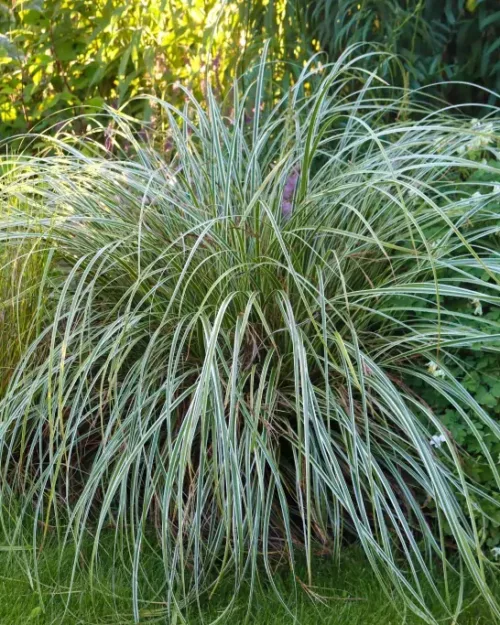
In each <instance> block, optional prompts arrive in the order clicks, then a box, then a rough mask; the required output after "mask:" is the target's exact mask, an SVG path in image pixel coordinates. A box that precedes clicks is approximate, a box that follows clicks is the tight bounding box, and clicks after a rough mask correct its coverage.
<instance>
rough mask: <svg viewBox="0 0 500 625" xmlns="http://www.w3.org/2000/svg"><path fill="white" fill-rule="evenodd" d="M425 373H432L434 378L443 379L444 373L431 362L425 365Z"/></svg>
mask: <svg viewBox="0 0 500 625" xmlns="http://www.w3.org/2000/svg"><path fill="white" fill-rule="evenodd" d="M427 371H428V372H429V373H432V375H433V376H434V377H435V378H444V377H445V372H444V371H443V370H442V369H440V368H439V365H438V364H437V363H436V362H434V361H433V360H431V361H429V362H428V363H427Z"/></svg>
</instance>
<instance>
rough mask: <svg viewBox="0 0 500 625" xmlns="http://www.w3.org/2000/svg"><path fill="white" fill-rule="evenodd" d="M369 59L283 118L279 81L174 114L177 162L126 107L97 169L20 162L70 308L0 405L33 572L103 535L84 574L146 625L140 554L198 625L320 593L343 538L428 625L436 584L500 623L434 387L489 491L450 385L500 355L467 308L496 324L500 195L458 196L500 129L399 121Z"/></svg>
mask: <svg viewBox="0 0 500 625" xmlns="http://www.w3.org/2000/svg"><path fill="white" fill-rule="evenodd" d="M366 60H367V59H363V58H356V57H354V56H353V54H352V52H350V51H348V52H347V53H345V54H344V55H343V56H341V57H340V58H339V60H338V61H337V62H336V63H335V64H333V65H331V66H328V67H327V68H325V69H324V71H323V72H322V73H321V72H320V73H318V71H317V69H312V67H313V66H312V65H307V66H306V67H305V68H304V70H303V71H302V74H301V76H300V78H299V80H298V82H297V84H296V85H295V86H294V87H293V89H291V90H290V92H289V93H288V94H287V95H286V96H285V97H283V98H282V100H281V101H280V102H278V103H277V105H276V106H275V107H274V108H273V109H272V110H265V109H264V110H262V106H261V105H262V94H263V93H264V92H265V91H266V89H267V88H268V86H267V85H265V84H264V83H265V76H266V75H267V74H266V72H265V67H266V63H265V59H263V60H262V62H261V63H260V65H259V67H258V71H257V76H258V77H257V79H256V82H255V84H254V85H252V86H251V87H249V89H248V91H247V92H245V93H241V92H240V90H239V89H238V88H237V85H235V88H234V89H233V92H232V93H233V98H234V101H233V102H232V106H231V107H228V106H227V103H226V104H224V105H223V106H220V105H219V104H218V103H217V102H216V100H215V98H214V96H213V95H212V92H211V91H210V90H209V91H208V96H207V102H206V103H205V105H204V106H202V105H201V103H200V102H198V101H197V100H196V99H195V98H194V97H192V96H191V95H190V93H189V92H186V99H187V103H186V105H185V106H184V107H183V108H182V109H176V108H174V107H173V106H172V105H171V104H169V103H168V102H167V101H161V100H156V105H157V106H159V107H162V109H163V111H164V114H165V115H166V117H167V118H168V120H169V136H168V137H166V140H167V141H168V150H166V151H164V152H159V151H154V150H153V149H152V148H150V147H148V146H145V145H143V144H141V143H140V142H139V141H138V139H137V136H138V135H137V132H136V131H137V130H138V128H137V125H136V124H135V122H134V121H133V120H131V119H129V118H127V117H126V116H124V115H120V114H118V113H117V112H114V113H113V112H112V111H108V112H107V113H106V115H110V114H111V115H114V132H113V135H112V136H110V137H109V141H107V142H106V145H105V146H103V145H102V143H100V142H99V141H98V140H94V138H93V136H88V137H85V138H84V139H76V138H75V137H73V136H71V135H68V136H67V137H64V136H63V135H62V134H60V135H58V137H57V138H49V137H47V138H46V142H47V149H46V152H45V153H44V154H39V155H38V156H26V155H24V154H20V155H18V156H15V157H13V156H10V157H4V158H3V161H4V164H5V166H7V165H8V167H9V176H8V177H5V176H4V177H3V178H2V180H1V187H0V194H1V195H0V197H1V199H0V201H1V202H2V206H6V207H9V212H8V213H7V214H6V215H3V219H2V222H1V241H2V242H3V243H4V244H7V243H8V244H9V245H15V243H16V241H19V242H20V244H24V245H25V244H26V242H27V241H29V242H31V244H32V245H33V244H34V243H37V244H38V245H39V246H41V247H43V249H44V250H46V251H47V253H48V254H50V266H49V265H47V275H48V276H49V278H48V279H47V282H46V286H42V292H44V291H45V292H46V291H48V290H49V289H50V293H53V299H54V300H55V301H54V306H53V312H52V316H51V319H50V322H45V323H44V324H43V327H41V328H40V329H39V331H38V335H37V336H36V338H35V339H34V341H33V342H32V343H31V345H30V346H29V348H27V349H26V350H25V352H24V354H23V358H22V361H21V362H20V364H19V366H18V367H17V369H16V372H15V374H14V375H13V376H12V377H11V379H10V381H9V385H8V388H7V391H6V393H5V396H4V399H3V400H2V402H1V403H0V460H1V478H0V497H1V504H2V517H1V522H2V526H3V531H4V532H5V533H6V535H7V536H8V540H9V544H11V545H13V546H15V545H17V544H19V543H20V542H21V541H22V537H23V536H24V532H25V530H26V527H29V528H31V532H32V538H33V547H34V553H36V550H37V549H43V543H44V540H45V538H46V537H47V536H48V535H49V534H50V535H51V537H53V536H52V535H54V536H56V537H57V539H58V540H59V543H60V545H61V547H63V546H64V545H65V544H68V543H70V544H73V545H75V546H76V553H77V554H78V546H79V545H80V544H83V543H84V541H85V540H86V537H87V536H88V535H89V534H90V535H91V536H92V537H93V551H92V556H91V558H90V562H91V564H90V567H91V570H92V567H93V566H94V564H95V565H97V563H98V561H99V557H100V553H101V550H102V549H105V550H106V552H107V554H108V555H109V554H111V556H112V557H113V561H114V562H115V563H116V566H123V567H127V568H128V569H129V570H130V573H131V576H132V580H133V581H132V584H133V610H134V617H135V619H136V620H139V617H140V608H141V598H142V594H141V592H142V591H141V589H143V588H144V587H145V586H144V585H145V584H146V585H147V584H148V583H149V582H148V580H150V579H151V578H152V576H153V575H154V576H155V581H156V582H157V580H158V569H155V570H154V571H152V570H151V568H150V566H149V565H148V566H145V565H144V558H145V554H151V553H153V554H155V555H156V558H157V560H158V564H159V567H160V570H161V571H162V576H163V577H162V580H163V583H162V584H161V591H160V592H159V594H158V601H159V602H161V605H164V606H165V611H166V614H167V615H169V616H170V617H173V615H174V614H175V615H177V616H178V617H179V618H182V617H181V615H182V613H183V610H184V608H185V606H186V603H187V602H190V601H196V600H199V598H200V596H201V595H202V594H203V593H204V592H207V593H208V594H209V595H210V594H213V593H216V592H217V587H218V582H219V580H220V579H221V578H223V577H227V578H229V579H232V580H233V582H234V588H235V593H234V595H235V597H236V596H237V594H238V590H239V589H240V588H241V586H242V584H244V583H245V584H248V586H249V589H250V592H249V594H250V596H251V595H252V592H253V589H254V588H255V587H256V584H257V583H258V580H259V578H260V576H262V575H267V576H268V578H269V581H270V583H271V584H273V572H274V570H275V567H276V566H278V565H279V564H280V563H281V564H286V565H288V566H289V567H291V569H292V570H293V568H294V561H295V554H296V552H297V551H303V552H304V553H305V558H306V562H307V567H306V568H307V574H306V577H305V578H304V579H302V580H301V581H302V583H303V584H304V585H305V586H309V587H311V588H312V587H313V585H314V557H315V554H317V553H318V552H319V553H322V554H328V555H332V556H338V555H339V552H340V550H341V547H342V545H343V543H344V541H345V540H347V539H349V538H350V539H352V538H355V539H356V540H357V541H359V544H360V545H361V547H362V549H363V550H364V552H365V553H366V555H367V557H368V559H369V562H370V564H371V566H372V567H373V569H374V571H375V572H376V575H377V577H378V579H379V580H380V582H381V584H383V585H384V587H385V588H386V589H387V590H388V592H391V593H396V597H398V605H399V606H400V607H401V608H402V609H407V608H409V609H411V610H413V611H414V612H415V613H416V614H419V615H420V616H421V617H422V618H424V619H425V620H426V621H427V622H430V623H432V622H435V619H434V616H433V614H432V613H431V610H430V608H429V604H428V602H427V600H426V597H428V596H429V593H430V595H431V596H432V595H433V594H434V595H435V597H436V599H437V600H438V601H439V602H441V604H442V607H443V609H445V610H447V611H448V614H449V615H450V617H456V616H457V614H458V612H459V611H460V609H461V604H460V600H459V601H458V603H456V602H455V603H454V602H452V601H451V600H450V596H449V594H448V593H447V592H446V590H445V591H444V592H441V590H440V587H438V584H437V582H436V580H437V579H443V578H444V580H445V584H444V586H445V589H446V587H447V583H448V580H450V579H451V578H454V577H455V576H458V578H459V579H462V580H463V579H465V576H467V577H468V578H470V579H471V580H472V581H473V583H475V584H476V585H477V588H478V592H479V593H480V594H481V595H482V597H483V599H484V601H485V602H487V604H489V606H490V608H491V611H492V614H493V615H494V616H496V617H498V616H500V607H499V605H498V599H497V597H495V596H494V593H493V592H492V591H491V588H490V585H489V576H490V575H491V574H492V571H493V570H494V558H493V555H494V554H492V553H491V552H490V551H489V548H488V546H487V545H485V544H484V543H483V539H482V534H481V528H482V524H483V521H484V519H485V518H486V515H487V514H491V509H492V507H493V508H494V509H495V510H498V507H499V503H500V502H499V501H498V498H496V496H495V495H494V493H492V492H491V491H489V490H485V489H483V488H482V487H481V485H480V484H479V483H478V482H477V480H476V479H475V476H474V474H473V473H471V472H469V471H468V468H467V463H464V461H463V454H462V450H461V448H460V441H457V440H455V438H454V437H453V435H452V434H451V432H450V431H449V429H448V428H447V427H446V426H445V424H444V423H443V422H442V420H441V419H440V418H439V416H438V414H437V413H436V412H435V411H434V410H433V407H432V405H429V404H428V403H427V402H426V401H425V399H423V398H422V395H421V394H418V393H417V392H416V391H415V388H416V387H417V386H418V384H420V385H423V386H425V387H426V388H429V389H432V390H433V392H434V394H435V395H437V396H439V397H440V398H441V399H442V401H443V402H445V403H446V404H447V405H448V406H449V407H450V409H453V410H454V411H455V413H456V418H457V419H459V420H460V421H461V423H462V424H463V426H464V427H465V428H467V430H468V432H469V436H471V437H474V439H475V440H476V441H477V445H478V448H479V449H480V451H481V454H482V456H483V458H484V462H485V463H486V465H487V466H488V467H489V470H490V472H491V476H492V480H493V482H494V484H495V485H496V488H498V487H499V486H500V475H499V472H498V466H497V458H495V457H493V456H492V455H491V453H490V452H489V448H488V447H487V446H486V445H485V444H484V443H483V437H484V435H485V433H486V432H487V433H488V436H491V437H495V438H496V439H497V440H498V439H499V438H500V424H499V423H498V422H497V421H496V420H495V419H494V418H493V416H494V415H492V414H490V413H489V411H488V410H487V407H485V406H484V405H482V404H481V403H479V402H478V401H476V398H475V397H474V395H473V394H472V393H471V392H470V390H469V388H468V386H467V384H465V383H464V382H463V381H461V378H459V377H458V376H457V375H456V373H455V370H454V368H453V367H452V366H449V363H457V362H459V361H460V359H461V358H462V357H463V353H464V350H465V351H466V350H470V349H472V348H473V347H474V346H476V345H482V346H483V348H484V349H485V350H487V351H488V352H489V353H490V354H492V355H496V356H498V351H499V343H498V337H499V323H498V319H497V318H489V317H488V316H486V315H485V316H482V317H479V316H475V315H474V311H473V310H472V309H469V310H468V309H466V310H462V309H460V308H457V307H456V306H455V305H454V303H457V302H463V301H468V300H472V299H474V300H475V301H477V302H479V304H480V305H482V306H483V307H484V308H486V307H487V308H488V310H493V309H497V308H498V305H499V303H500V293H499V291H500V289H499V277H500V264H499V262H500V256H499V253H498V246H497V245H496V244H495V243H494V241H498V233H499V228H500V221H499V219H498V203H497V202H496V198H497V195H498V189H497V188H496V187H495V188H493V187H492V186H491V185H489V184H484V189H483V193H482V194H481V197H480V198H478V197H477V196H474V194H471V193H468V192H466V191H467V184H469V183H468V182H467V181H464V182H460V180H461V178H460V172H461V171H462V170H463V169H465V168H468V169H475V170H478V171H484V172H489V171H493V170H494V168H493V167H492V166H491V165H490V164H488V162H485V163H483V162H482V161H481V160H477V159H471V158H470V156H469V153H470V152H471V151H473V150H475V149H476V148H477V147H478V146H479V147H480V149H481V150H482V151H483V152H485V153H488V154H489V157H490V158H491V159H496V158H497V156H498V151H497V150H498V140H499V128H500V121H499V119H498V116H496V113H497V111H496V110H494V109H490V113H489V114H487V116H486V118H485V119H484V120H483V121H481V122H471V123H469V120H466V119H463V118H459V117H458V116H454V117H449V116H448V115H447V114H446V112H439V111H434V110H432V108H430V107H429V109H428V111H427V113H426V109H425V108H423V107H421V108H419V109H418V110H415V111H411V110H410V111H409V112H408V111H407V113H409V114H406V115H405V116H404V119H408V118H411V114H412V113H413V112H414V113H416V117H417V118H418V119H419V121H418V122H412V121H401V120H400V121H398V112H399V111H400V110H401V107H402V105H403V103H404V102H406V100H405V99H404V98H403V96H402V95H401V97H400V92H399V91H398V90H395V89H394V90H393V89H391V88H389V87H384V86H380V84H379V83H378V81H377V78H376V77H375V76H373V75H371V74H369V73H367V72H365V71H364V70H363V69H362V67H364V66H365V65H364V63H365V61H366ZM361 76H363V77H364V86H363V87H362V88H361V89H358V87H357V86H359V85H360V84H361V82H360V77H361ZM306 83H312V84H313V87H314V88H313V95H312V96H310V97H309V96H304V85H305V84H306ZM356 89H358V90H356ZM249 99H251V101H249ZM405 106H408V105H407V104H405ZM414 106H417V105H414ZM249 108H251V109H253V115H252V117H251V118H250V119H249V118H248V116H247V115H246V111H247V110H248V109H249ZM228 110H229V111H230V113H229V114H226V112H227V111H228ZM223 112H224V113H223ZM401 119H402V118H401ZM97 138H98V137H97ZM37 140H39V139H37ZM124 144H127V145H128V146H129V147H128V151H127V153H125V151H124V150H123V148H122V146H123V145H124ZM46 295H48V294H47V293H46ZM408 301H411V306H409V305H408ZM471 320H474V323H470V321H471ZM479 426H480V427H479ZM109 532H111V533H112V535H113V536H114V538H113V541H112V547H110V546H109ZM104 535H106V536H107V539H106V541H104V539H103V536H104ZM147 561H148V562H150V559H149V555H148V560H147ZM79 566H80V560H79V558H78V556H75V559H74V564H73V569H72V571H73V572H72V577H76V574H77V571H78V568H79ZM32 567H33V568H32V571H31V575H32V578H33V579H34V580H35V582H36V579H37V576H36V558H35V560H34V562H33V564H32ZM66 583H67V584H69V585H70V587H71V579H70V580H66ZM459 595H460V593H459ZM393 596H394V595H393ZM230 607H231V606H230V605H229V606H228V609H229V608H230ZM176 618H177V617H176Z"/></svg>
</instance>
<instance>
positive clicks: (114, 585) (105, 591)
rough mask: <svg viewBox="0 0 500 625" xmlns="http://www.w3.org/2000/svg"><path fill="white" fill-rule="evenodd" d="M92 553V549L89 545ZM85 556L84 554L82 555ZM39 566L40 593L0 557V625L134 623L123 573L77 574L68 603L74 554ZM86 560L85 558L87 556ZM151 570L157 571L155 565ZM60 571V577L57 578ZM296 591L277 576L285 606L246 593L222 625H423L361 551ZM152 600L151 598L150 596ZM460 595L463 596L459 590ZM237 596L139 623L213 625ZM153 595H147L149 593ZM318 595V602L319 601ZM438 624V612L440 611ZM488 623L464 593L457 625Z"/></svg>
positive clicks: (157, 605)
mask: <svg viewBox="0 0 500 625" xmlns="http://www.w3.org/2000/svg"><path fill="white" fill-rule="evenodd" d="M86 547H88V549H89V550H90V548H91V545H90V544H89V545H88V546H86ZM84 551H85V550H84ZM43 553H44V556H43V558H41V560H40V569H39V578H40V582H41V587H40V588H39V590H38V591H37V589H36V588H35V587H34V584H33V585H32V584H30V580H29V576H28V575H27V574H26V572H25V570H23V567H22V565H21V562H22V559H23V558H24V557H25V556H24V554H22V553H20V552H16V553H15V554H14V553H12V552H8V550H7V549H5V548H4V550H3V551H1V550H0V623H1V624H2V625H3V624H5V625H21V624H25V623H29V624H33V625H49V624H50V625H56V624H57V625H84V624H103V625H104V624H108V625H121V624H124V625H125V624H128V623H133V622H134V621H133V618H132V607H131V606H132V602H131V591H130V584H129V581H128V577H127V574H126V572H125V570H116V569H113V568H112V567H111V566H109V564H108V563H107V562H106V561H101V563H100V566H99V569H98V571H97V572H96V575H95V577H94V578H93V579H92V581H91V578H90V576H89V574H88V572H79V573H78V575H77V577H76V581H75V583H74V585H73V587H72V591H71V599H70V600H69V601H68V597H69V593H68V588H69V579H70V576H71V563H72V557H71V554H67V556H64V557H63V558H62V560H61V563H60V565H59V568H58V559H59V558H60V554H59V552H58V551H57V548H56V547H55V546H54V547H52V546H48V547H46V548H45V549H44V552H43ZM83 557H85V554H83ZM150 564H151V569H152V570H153V571H154V567H155V566H157V563H156V562H155V561H153V560H151V562H150ZM56 571H58V573H56ZM297 579H298V580H300V581H298V583H297V584H294V582H293V578H292V577H291V576H290V575H289V573H286V572H284V573H283V575H280V574H277V575H276V576H275V577H274V578H273V580H274V582H275V584H276V586H277V588H278V589H279V591H280V593H281V596H282V598H283V600H284V603H286V605H287V606H288V610H287V608H285V606H284V605H283V604H282V603H281V602H280V600H279V599H278V598H277V596H276V594H275V593H274V592H273V591H272V589H271V587H270V585H269V586H265V587H264V586H260V587H258V588H257V589H256V593H255V599H254V601H253V603H252V607H251V609H250V610H249V609H248V589H247V590H245V589H244V590H243V592H242V593H241V596H240V597H239V598H238V601H237V603H236V605H235V606H234V609H233V610H232V612H231V613H230V614H229V615H228V616H227V618H226V617H224V618H223V619H222V621H221V622H222V623H227V624H228V625H229V624H231V625H232V624H233V623H234V624H236V623H238V624H239V623H243V622H245V620H246V618H247V617H248V620H247V622H248V624H249V625H253V624H254V625H288V624H289V623H293V622H294V617H295V618H296V621H295V622H297V623H300V624H303V625H317V624H319V623H321V624H324V625H400V624H401V625H403V624H405V625H420V624H422V623H424V621H423V620H421V619H419V618H418V617H416V616H415V615H412V614H409V613H405V612H401V613H398V611H397V609H396V607H395V606H394V605H393V604H391V602H390V600H389V598H388V597H387V596H386V595H385V594H384V592H383V591H382V589H381V587H380V585H379V583H378V581H377V578H376V576H375V574H374V573H373V571H372V570H371V568H370V566H369V564H368V562H367V560H366V558H365V557H364V556H363V554H362V552H361V551H360V550H359V548H357V547H355V546H351V547H346V548H345V549H344V551H343V554H342V558H341V562H340V564H336V563H334V562H333V561H332V560H331V559H330V558H318V559H317V560H316V562H315V586H314V588H313V589H312V591H313V592H312V593H311V592H310V591H306V590H305V586H303V585H302V584H301V580H305V579H306V573H305V567H302V566H301V565H300V564H299V566H298V567H297ZM150 591H151V592H150V593H149V594H150V596H151V597H153V594H154V591H153V589H150ZM454 591H455V594H456V593H457V592H458V589H456V588H455V589H454ZM232 594H233V588H232V586H231V585H230V583H229V582H228V580H227V579H225V580H224V582H223V584H221V585H220V586H218V587H217V590H216V592H215V593H214V596H213V597H212V598H211V599H210V600H208V599H207V598H205V599H202V603H201V605H200V607H201V613H202V617H200V615H199V613H198V608H195V609H194V610H192V613H191V616H189V615H188V616H187V620H186V621H184V620H183V619H182V618H181V617H178V618H171V619H170V620H169V619H168V618H167V617H166V616H165V610H164V606H162V604H161V601H159V600H158V597H156V602H155V601H154V600H152V601H150V602H144V604H143V609H142V610H141V618H140V623H172V624H173V623H176V624H179V625H180V624H181V623H189V625H199V624H201V623H202V622H206V623H210V622H212V621H213V620H215V619H216V618H217V617H218V616H220V615H221V614H222V610H223V608H224V606H227V604H228V602H229V601H230V599H231V596H232ZM144 595H145V596H147V595H148V591H147V590H146V592H145V593H144ZM314 595H315V596H314ZM435 616H436V617H438V618H439V617H440V616H441V612H440V610H439V608H438V606H436V613H435ZM491 622H492V621H491V617H490V615H489V614H488V611H487V608H486V607H485V606H484V602H481V601H480V600H478V599H477V592H476V591H475V590H474V588H473V586H472V585H471V587H470V589H467V588H466V589H465V599H464V610H463V611H462V613H461V614H460V615H459V616H458V618H457V619H456V621H455V622H454V625H481V624H484V625H487V624H490V623H491Z"/></svg>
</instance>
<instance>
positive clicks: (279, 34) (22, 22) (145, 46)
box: [0, 0, 299, 137]
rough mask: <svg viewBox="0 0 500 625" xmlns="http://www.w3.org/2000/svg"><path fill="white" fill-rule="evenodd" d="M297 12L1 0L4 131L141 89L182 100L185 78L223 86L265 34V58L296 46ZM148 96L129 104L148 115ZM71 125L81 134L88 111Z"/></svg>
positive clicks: (275, 6)
mask: <svg viewBox="0 0 500 625" xmlns="http://www.w3.org/2000/svg"><path fill="white" fill-rule="evenodd" d="M296 11H298V8H297V7H294V6H293V5H290V4H287V3H286V2H281V3H280V2H278V3H275V2H266V1H265V0H253V1H252V2H245V3H241V2H219V1H216V0H208V1H207V2H205V1H202V0H189V1H187V0H186V1H184V0H182V1H181V0H173V1H168V2H167V1H166V0H143V1H142V2H118V1H117V0H96V1H91V0H30V1H21V2H14V3H11V2H10V1H9V2H6V1H5V0H2V1H1V2H0V134H1V135H2V136H4V137H5V136H6V135H9V134H15V133H22V132H25V131H27V130H32V129H36V130H37V131H40V130H42V129H43V128H46V127H47V126H49V125H54V124H56V123H57V122H59V121H61V120H64V119H68V118H74V117H75V116H77V115H82V114H84V115H87V114H92V113H93V112H94V111H92V110H89V109H88V108H87V107H94V108H95V109H100V108H101V107H102V105H103V104H105V103H106V104H108V105H110V106H114V107H115V108H117V107H120V106H122V105H123V104H124V103H126V102H127V101H128V100H129V99H130V98H131V97H133V96H136V95H138V94H141V93H147V94H150V95H156V96H157V97H160V98H164V99H167V100H168V101H169V102H172V103H174V104H177V105H179V104H180V103H182V102H183V101H184V98H185V93H184V91H183V90H182V89H181V88H180V87H181V85H182V86H183V87H184V88H186V89H189V90H190V91H191V92H193V93H194V94H195V96H196V97H197V98H198V99H200V100H202V99H203V96H204V93H205V89H206V82H207V81H208V80H210V81H211V82H212V85H213V88H214V92H215V93H216V94H218V95H222V94H224V93H226V92H227V89H228V88H229V87H231V85H232V80H233V78H234V77H235V75H236V73H237V72H239V73H241V72H243V71H244V70H245V67H246V64H247V61H248V58H252V56H254V55H255V54H256V53H257V55H258V53H259V50H262V41H263V36H264V34H265V33H268V34H271V33H272V34H273V37H272V45H271V49H270V55H271V57H273V56H274V57H275V58H276V59H283V57H284V56H285V52H284V50H285V48H286V49H287V50H292V51H293V50H294V48H295V47H296V45H297V42H298V41H299V40H298V38H297V34H296V32H295V30H294V29H293V28H290V24H291V23H292V19H295V18H294V15H295V13H296ZM285 24H286V26H287V28H285ZM274 71H278V75H279V69H277V68H276V67H275V68H274ZM283 79H284V80H285V83H284V84H283V85H281V88H282V89H285V90H286V88H287V85H286V80H287V78H286V76H283ZM149 105H150V100H148V99H144V100H138V99H136V100H135V101H134V104H133V105H132V106H131V107H129V108H128V109H127V111H128V113H130V114H132V115H134V116H136V117H138V118H141V119H142V120H144V121H150V120H151V118H152V115H153V113H152V111H151V109H150V106H149ZM74 126H75V127H74V129H73V130H74V131H76V132H79V133H81V132H82V131H84V130H85V127H86V120H85V119H80V120H79V121H77V122H75V124H74Z"/></svg>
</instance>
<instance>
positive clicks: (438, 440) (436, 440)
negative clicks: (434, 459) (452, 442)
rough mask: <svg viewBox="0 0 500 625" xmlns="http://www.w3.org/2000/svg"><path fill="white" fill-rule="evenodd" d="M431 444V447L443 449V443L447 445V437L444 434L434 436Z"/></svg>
mask: <svg viewBox="0 0 500 625" xmlns="http://www.w3.org/2000/svg"><path fill="white" fill-rule="evenodd" d="M429 442H430V444H431V447H441V445H442V444H443V443H446V436H445V435H444V434H434V436H433V437H432V438H431V440H430V441H429Z"/></svg>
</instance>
